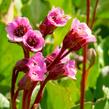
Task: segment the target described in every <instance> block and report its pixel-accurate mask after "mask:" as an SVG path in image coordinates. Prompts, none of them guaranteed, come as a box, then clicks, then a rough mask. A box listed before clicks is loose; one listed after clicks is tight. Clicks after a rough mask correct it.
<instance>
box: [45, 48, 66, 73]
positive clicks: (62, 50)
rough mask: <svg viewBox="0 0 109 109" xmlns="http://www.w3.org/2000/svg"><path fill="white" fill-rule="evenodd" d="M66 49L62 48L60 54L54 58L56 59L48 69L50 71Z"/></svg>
mask: <svg viewBox="0 0 109 109" xmlns="http://www.w3.org/2000/svg"><path fill="white" fill-rule="evenodd" d="M64 51H65V49H64V48H62V49H61V51H60V52H59V54H58V56H57V57H56V58H55V59H54V61H53V62H52V63H51V64H50V65H49V66H48V67H47V70H48V71H49V70H50V69H51V68H52V67H53V66H54V65H55V64H56V63H58V62H59V61H60V57H61V56H62V54H63V53H64Z"/></svg>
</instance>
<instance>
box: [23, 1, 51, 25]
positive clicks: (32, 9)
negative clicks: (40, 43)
mask: <svg viewBox="0 0 109 109" xmlns="http://www.w3.org/2000/svg"><path fill="white" fill-rule="evenodd" d="M48 10H49V4H48V2H46V1H42V0H31V3H30V4H25V5H24V6H23V7H22V15H23V16H26V17H28V18H29V20H30V22H31V24H32V25H33V26H34V27H36V24H38V23H40V22H41V20H43V19H44V18H45V17H46V15H47V13H48Z"/></svg>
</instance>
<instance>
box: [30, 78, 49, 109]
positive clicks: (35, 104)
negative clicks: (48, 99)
mask: <svg viewBox="0 0 109 109" xmlns="http://www.w3.org/2000/svg"><path fill="white" fill-rule="evenodd" d="M48 81H49V76H48V77H47V78H46V79H45V81H44V82H43V83H42V84H41V87H40V89H39V91H38V94H37V97H36V99H35V101H34V103H33V105H32V107H31V109H36V107H38V104H39V103H40V101H41V99H42V94H43V89H44V87H45V85H46V83H47V82H48Z"/></svg>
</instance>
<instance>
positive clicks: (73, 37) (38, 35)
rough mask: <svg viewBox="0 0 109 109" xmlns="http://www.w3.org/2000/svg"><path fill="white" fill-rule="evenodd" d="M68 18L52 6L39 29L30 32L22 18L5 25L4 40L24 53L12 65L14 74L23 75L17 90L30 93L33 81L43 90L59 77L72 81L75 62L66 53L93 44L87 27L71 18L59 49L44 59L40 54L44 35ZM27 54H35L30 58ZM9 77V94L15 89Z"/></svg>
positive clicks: (30, 27)
mask: <svg viewBox="0 0 109 109" xmlns="http://www.w3.org/2000/svg"><path fill="white" fill-rule="evenodd" d="M70 18H71V17H70V16H68V15H65V14H64V11H63V10H62V9H60V8H55V7H53V8H52V10H51V11H49V13H48V15H47V16H46V17H45V19H44V21H43V22H42V23H41V24H40V26H39V30H33V29H32V26H31V25H30V23H29V21H28V19H27V18H25V17H18V18H16V19H15V20H14V21H13V22H11V23H9V24H8V25H7V27H6V31H7V33H8V35H7V37H8V39H9V40H10V42H14V43H17V44H18V45H20V46H21V47H22V48H23V50H24V54H25V56H27V57H24V58H23V59H22V60H20V61H18V62H17V63H16V65H15V68H16V70H17V71H18V72H20V71H23V72H24V76H23V77H22V78H21V79H20V81H19V84H18V87H19V88H18V89H19V90H28V91H30V92H31V90H32V89H34V88H33V87H35V86H34V84H37V82H39V83H40V84H41V86H42V87H44V83H45V81H48V80H57V79H59V78H62V77H70V78H72V79H76V62H75V61H74V60H70V58H69V56H68V54H69V53H70V52H71V51H77V50H79V49H80V48H82V47H84V45H86V44H88V43H90V42H95V41H96V38H95V37H94V36H93V35H92V33H91V30H90V28H89V27H88V26H87V24H85V23H80V21H79V20H77V19H74V20H73V22H72V25H71V30H70V31H69V32H68V33H67V34H66V36H65V38H64V40H63V42H62V47H61V48H58V47H57V48H56V49H55V50H54V51H53V52H52V53H51V54H48V55H47V56H46V57H45V58H44V56H43V54H42V51H43V49H44V48H43V47H44V45H45V39H44V38H45V37H46V36H47V35H48V34H52V33H53V32H54V30H55V29H56V28H57V27H61V26H65V25H66V23H67V21H68V20H69V19H70ZM45 46H46V45H45ZM29 52H36V53H35V54H34V55H33V56H32V57H30V56H29ZM13 75H14V76H15V77H14V76H13V77H12V93H11V94H13V93H14V90H15V89H14V88H15V87H14V84H15V83H13V82H15V81H16V79H17V74H16V72H13ZM14 79H15V80H14ZM42 87H41V88H42ZM41 91H42V89H41ZM39 94H40V92H39ZM40 96H41V95H38V97H37V98H36V101H37V99H38V100H39V98H40ZM14 104H15V103H14Z"/></svg>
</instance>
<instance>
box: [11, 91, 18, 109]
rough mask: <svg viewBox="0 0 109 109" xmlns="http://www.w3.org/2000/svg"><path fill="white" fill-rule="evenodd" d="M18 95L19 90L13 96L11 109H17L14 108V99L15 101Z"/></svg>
mask: <svg viewBox="0 0 109 109" xmlns="http://www.w3.org/2000/svg"><path fill="white" fill-rule="evenodd" d="M18 93H19V89H18V90H17V91H16V93H15V94H14V96H13V101H12V109H17V107H16V99H17V96H18Z"/></svg>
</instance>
